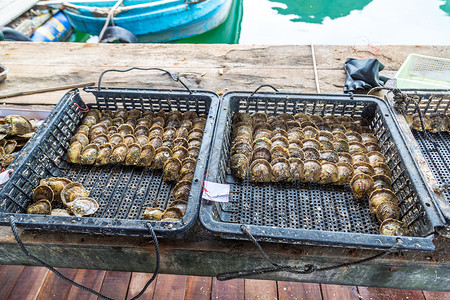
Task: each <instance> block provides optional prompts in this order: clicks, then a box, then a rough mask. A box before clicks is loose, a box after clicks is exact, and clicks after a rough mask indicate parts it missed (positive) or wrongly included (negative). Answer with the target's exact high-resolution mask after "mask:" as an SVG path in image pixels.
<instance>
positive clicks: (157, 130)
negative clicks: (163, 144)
mask: <svg viewBox="0 0 450 300" xmlns="http://www.w3.org/2000/svg"><path fill="white" fill-rule="evenodd" d="M163 134H164V128H162V127H161V126H159V125H155V124H153V126H152V128H150V132H149V134H148V139H149V140H151V139H153V138H155V137H160V138H162V136H163Z"/></svg>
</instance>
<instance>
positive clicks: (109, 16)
mask: <svg viewBox="0 0 450 300" xmlns="http://www.w3.org/2000/svg"><path fill="white" fill-rule="evenodd" d="M122 2H123V0H119V1H117V2H116V4H114V6H113V7H112V8H111V9H110V10H109V12H108V16H107V17H106V21H105V25H103V28H102V31H100V34H99V35H98V42H99V43H100V41H101V40H102V38H103V35H104V34H105V31H106V28H108V25H109V20H111V18H112V16H113V14H114V11H115V10H116V9H117V8H118V7H119V5H120V4H122ZM112 23H113V25H114V21H112Z"/></svg>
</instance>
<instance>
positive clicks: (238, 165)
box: [230, 153, 249, 179]
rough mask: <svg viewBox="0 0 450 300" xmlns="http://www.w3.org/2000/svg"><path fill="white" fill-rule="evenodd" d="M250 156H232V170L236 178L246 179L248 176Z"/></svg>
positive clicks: (240, 154)
mask: <svg viewBox="0 0 450 300" xmlns="http://www.w3.org/2000/svg"><path fill="white" fill-rule="evenodd" d="M248 165H249V161H248V156H246V155H244V154H242V153H237V154H234V155H232V156H231V159H230V169H231V174H232V175H233V176H234V177H236V178H241V179H244V178H246V177H247V174H248Z"/></svg>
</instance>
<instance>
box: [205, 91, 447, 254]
mask: <svg viewBox="0 0 450 300" xmlns="http://www.w3.org/2000/svg"><path fill="white" fill-rule="evenodd" d="M233 96H243V97H245V96H247V97H248V98H249V99H250V98H253V99H257V98H258V97H260V96H271V97H290V96H291V97H297V98H298V97H300V98H309V99H311V98H316V99H318V98H321V99H322V100H325V101H326V100H332V99H335V100H357V101H363V102H375V103H376V104H378V106H379V107H380V108H381V106H383V109H384V110H385V111H388V112H389V116H390V117H389V118H388V119H387V120H388V121H389V122H392V123H393V124H395V126H396V127H397V128H398V129H399V124H398V121H397V119H396V118H395V117H394V115H395V113H394V111H393V110H392V109H391V107H390V105H389V104H388V102H387V101H386V100H384V99H381V98H379V97H377V96H373V95H360V94H351V93H349V94H331V93H329V94H319V93H290V92H258V93H256V94H253V93H252V92H251V91H229V92H227V93H225V94H224V95H223V96H222V97H221V103H220V107H219V112H218V117H217V120H216V130H215V134H214V137H213V141H212V146H211V149H210V153H211V155H212V153H213V152H216V151H217V150H218V149H219V148H218V147H217V146H218V145H220V144H221V140H222V138H223V137H219V136H218V133H222V131H220V130H219V128H218V127H219V125H218V124H219V123H220V122H221V121H223V119H224V118H225V116H224V115H225V114H224V111H225V110H228V108H229V102H230V100H231V99H230V98H231V97H233ZM394 134H395V135H396V136H398V137H397V139H399V140H400V141H401V143H402V144H403V145H404V146H405V147H404V148H405V151H406V153H407V154H408V157H407V161H405V157H404V156H402V159H403V161H404V164H405V166H407V168H408V170H409V169H411V167H408V162H409V163H412V164H413V166H414V169H416V172H415V173H416V176H418V177H419V178H418V179H413V178H412V177H413V176H410V177H411V178H410V179H411V184H413V185H414V187H415V190H416V192H417V194H419V191H423V192H425V195H426V197H424V198H428V199H429V201H427V202H424V201H423V198H422V197H420V196H419V195H418V198H419V201H421V202H422V205H423V208H424V210H425V211H426V214H427V215H428V217H429V219H430V222H431V224H432V226H433V230H434V231H433V232H432V233H431V236H428V237H401V238H402V239H405V238H408V239H405V241H407V242H406V243H404V245H403V246H402V248H403V249H409V250H434V249H435V246H434V244H433V242H432V236H433V233H435V232H436V228H437V227H439V226H442V225H443V224H444V221H443V220H444V219H443V216H442V213H441V212H440V210H439V208H437V207H436V200H435V197H434V194H432V193H431V191H430V188H429V187H428V185H427V184H424V182H425V181H424V177H423V174H422V172H417V170H419V165H418V163H417V161H416V160H415V159H413V156H412V152H411V149H410V147H409V146H408V145H407V143H406V140H405V138H404V136H403V133H401V131H400V129H399V134H396V133H395V132H394ZM397 146H398V147H399V146H400V145H397ZM212 163H213V159H212V158H211V157H210V159H209V160H208V167H207V169H211V168H212ZM215 164H217V163H215ZM217 173H218V170H213V171H212V172H211V173H210V174H208V176H207V177H206V178H205V180H212V181H214V179H215V178H217ZM428 202H431V203H432V204H431V205H428V204H429V203H428ZM426 203H427V204H426ZM212 205H213V203H211V202H210V201H207V200H204V199H202V200H201V204H200V211H199V219H200V222H201V224H202V225H203V226H204V227H205V228H206V229H208V230H210V231H211V232H214V233H216V234H220V235H225V236H226V235H235V236H236V232H238V235H239V236H240V237H239V238H242V237H244V235H243V233H242V232H241V231H240V228H239V225H240V224H237V223H226V222H218V221H216V220H214V219H213V217H212V213H213V211H212ZM224 224H225V225H224ZM232 225H235V226H232ZM245 225H246V226H249V228H250V231H251V232H252V233H254V234H255V235H256V236H258V233H261V231H259V232H255V227H260V228H265V229H267V230H271V229H273V227H270V226H255V225H248V224H245ZM222 226H224V227H226V229H227V231H228V232H223V231H220V230H218V227H219V228H220V227H222ZM256 229H257V228H256ZM276 229H277V230H280V231H283V232H286V233H288V234H295V233H298V235H297V236H299V238H300V239H299V240H296V241H295V243H303V242H305V241H306V240H307V239H311V238H313V237H317V234H322V235H324V236H325V235H326V234H327V233H328V236H329V234H330V233H331V234H332V235H335V236H339V237H340V238H341V237H342V238H344V237H347V238H348V237H351V238H352V239H346V242H345V243H342V244H341V245H338V246H344V247H345V246H360V247H362V248H369V249H373V248H374V246H373V244H369V243H367V240H368V239H369V238H371V239H373V238H374V237H376V239H380V240H382V241H385V242H386V243H388V242H389V243H388V244H386V247H390V246H392V245H393V244H394V243H395V240H396V238H398V237H395V236H394V237H389V236H383V235H380V234H362V233H352V232H339V231H327V230H323V231H322V230H306V229H286V228H280V227H276ZM267 230H266V231H267ZM291 231H292V232H291ZM317 232H320V233H317ZM288 236H289V235H288ZM288 236H285V237H286V238H285V239H289V237H288ZM359 236H362V237H363V238H361V239H360V238H358V237H359ZM303 237H304V238H303ZM259 238H260V239H264V238H261V236H260V237H259ZM266 238H267V237H266ZM279 239H282V238H279ZM327 240H331V239H330V238H328V239H325V242H327ZM333 240H335V239H333ZM356 241H358V242H361V243H358V242H356ZM364 241H366V242H364ZM408 241H411V242H408ZM414 241H415V242H414ZM418 241H420V244H417V242H418ZM306 243H307V242H306ZM316 244H320V245H323V244H322V243H319V242H318V243H316ZM380 247H381V246H380ZM382 248H383V247H382Z"/></svg>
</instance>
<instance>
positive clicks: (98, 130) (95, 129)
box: [89, 124, 108, 140]
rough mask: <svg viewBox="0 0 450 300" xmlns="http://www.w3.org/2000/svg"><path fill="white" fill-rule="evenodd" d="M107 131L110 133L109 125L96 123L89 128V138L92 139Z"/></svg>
mask: <svg viewBox="0 0 450 300" xmlns="http://www.w3.org/2000/svg"><path fill="white" fill-rule="evenodd" d="M107 133H108V127H106V125H104V124H95V125H93V126H92V127H91V129H90V130H89V139H90V140H92V139H93V138H95V137H96V136H97V135H99V134H107Z"/></svg>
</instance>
